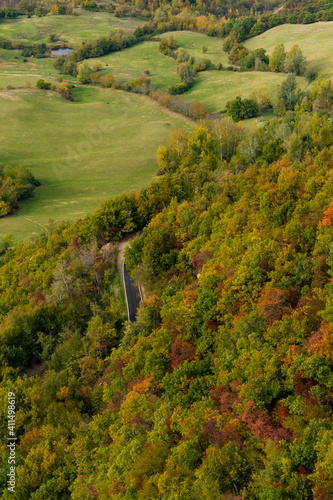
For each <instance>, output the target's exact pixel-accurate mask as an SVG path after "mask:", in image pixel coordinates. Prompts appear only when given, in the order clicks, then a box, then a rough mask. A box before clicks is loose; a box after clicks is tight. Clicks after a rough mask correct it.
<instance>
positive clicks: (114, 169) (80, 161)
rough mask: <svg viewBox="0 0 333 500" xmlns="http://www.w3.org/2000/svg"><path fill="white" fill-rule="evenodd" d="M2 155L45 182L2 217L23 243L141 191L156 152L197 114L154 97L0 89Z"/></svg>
mask: <svg viewBox="0 0 333 500" xmlns="http://www.w3.org/2000/svg"><path fill="white" fill-rule="evenodd" d="M0 110H1V121H0V138H1V147H0V155H1V159H2V162H3V163H5V164H6V163H8V164H11V165H19V164H24V165H26V166H28V167H30V168H31V171H32V172H33V174H34V176H35V177H36V178H37V179H38V180H39V181H40V182H41V183H42V186H40V187H39V188H37V189H36V191H35V198H33V199H31V200H29V201H26V202H25V203H24V205H23V207H22V209H21V210H20V211H19V212H18V213H17V214H15V215H12V216H10V217H5V218H2V219H0V235H1V237H3V236H4V235H5V234H6V233H9V232H10V233H12V234H13V235H14V237H15V241H17V242H19V241H26V240H28V239H30V238H31V237H32V236H34V235H36V234H40V232H41V230H42V229H43V228H45V227H46V226H47V224H48V222H49V220H50V219H52V220H54V222H55V223H59V222H61V221H62V220H71V221H74V220H77V219H79V218H82V217H83V216H84V215H85V214H86V213H88V212H91V211H93V210H95V209H96V208H98V207H99V206H100V204H101V203H102V202H103V201H105V200H106V199H109V198H112V197H114V196H116V195H118V194H120V193H122V192H129V191H131V190H132V189H140V188H141V187H143V186H145V185H146V184H148V182H149V181H150V180H151V178H152V177H153V176H154V174H155V173H156V151H157V148H158V146H159V144H161V143H163V142H165V141H166V140H167V137H168V135H169V133H170V131H171V130H172V129H173V128H174V127H179V128H180V127H181V128H186V129H191V127H192V125H191V122H189V120H187V119H186V118H184V117H182V116H181V115H177V114H175V113H171V112H170V111H168V110H165V109H164V108H161V107H159V106H158V104H157V103H155V102H154V101H152V100H151V99H149V98H148V97H144V96H138V95H133V94H128V93H125V92H122V91H117V90H110V89H97V88H92V87H90V88H80V89H77V91H76V100H75V102H68V101H65V100H63V99H61V98H60V97H59V96H58V95H55V94H54V93H47V92H44V91H42V90H38V89H31V90H29V89H22V90H15V91H2V92H0Z"/></svg>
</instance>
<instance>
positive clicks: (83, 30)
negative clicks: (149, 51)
mask: <svg viewBox="0 0 333 500" xmlns="http://www.w3.org/2000/svg"><path fill="white" fill-rule="evenodd" d="M143 23H144V22H143V21H140V20H139V19H135V18H117V17H115V16H114V15H113V14H111V13H106V12H90V11H86V10H84V9H81V8H76V9H75V15H74V16H60V15H59V16H52V15H47V16H44V17H31V18H30V19H29V18H26V17H23V18H22V17H19V18H17V19H8V20H6V22H5V23H4V22H2V23H1V22H0V36H3V37H4V38H7V39H8V40H19V41H22V42H24V43H43V42H44V43H48V42H49V37H50V35H53V34H55V35H59V37H60V39H61V40H62V41H64V42H67V43H70V44H76V43H80V42H81V41H82V40H85V39H87V40H89V39H94V38H96V37H97V36H102V35H110V34H111V33H115V32H116V31H117V30H118V29H122V30H134V29H135V28H136V27H137V26H140V25H141V24H143Z"/></svg>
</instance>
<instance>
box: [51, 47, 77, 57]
mask: <svg viewBox="0 0 333 500" xmlns="http://www.w3.org/2000/svg"><path fill="white" fill-rule="evenodd" d="M71 52H73V49H70V48H68V47H63V48H59V49H53V50H51V54H53V55H54V56H67V54H70V53H71Z"/></svg>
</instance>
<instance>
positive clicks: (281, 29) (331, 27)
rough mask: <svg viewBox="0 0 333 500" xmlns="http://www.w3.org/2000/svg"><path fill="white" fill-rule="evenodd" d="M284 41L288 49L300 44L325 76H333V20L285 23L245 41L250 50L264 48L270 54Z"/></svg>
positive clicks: (313, 64) (307, 56)
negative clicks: (311, 22) (312, 22)
mask: <svg viewBox="0 0 333 500" xmlns="http://www.w3.org/2000/svg"><path fill="white" fill-rule="evenodd" d="M279 43H283V44H284V46H285V49H286V50H287V51H288V50H290V49H291V47H292V46H293V45H295V44H298V45H299V46H300V48H301V49H302V51H303V54H304V55H305V57H306V58H307V60H308V62H309V66H310V67H312V68H315V69H316V70H317V71H318V72H319V74H320V75H321V76H323V77H329V78H331V77H332V76H333V58H332V49H333V21H329V22H320V23H314V24H306V25H304V24H284V25H283V26H277V27H276V28H273V29H271V30H269V31H266V32H265V33H262V34H261V35H259V36H257V37H255V38H251V39H250V40H247V41H246V42H245V44H244V45H245V46H246V47H247V48H248V49H250V50H255V49H258V48H264V49H266V50H267V53H268V54H270V53H271V52H272V51H273V49H274V47H276V45H278V44H279Z"/></svg>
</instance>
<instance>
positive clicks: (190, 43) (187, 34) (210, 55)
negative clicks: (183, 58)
mask: <svg viewBox="0 0 333 500" xmlns="http://www.w3.org/2000/svg"><path fill="white" fill-rule="evenodd" d="M159 36H160V38H170V37H171V36H172V37H173V38H174V39H175V40H176V42H177V45H178V47H183V48H184V49H185V50H187V52H189V53H190V55H191V56H193V57H194V58H195V59H197V60H200V59H210V60H211V61H212V62H213V63H214V64H219V63H222V64H223V66H229V62H228V54H226V53H225V52H223V49H222V46H223V41H224V40H222V39H221V38H214V37H211V36H207V35H204V34H203V33H194V32H192V31H169V32H168V33H164V34H163V35H159ZM202 47H207V52H206V53H205V54H204V53H203V51H202Z"/></svg>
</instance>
